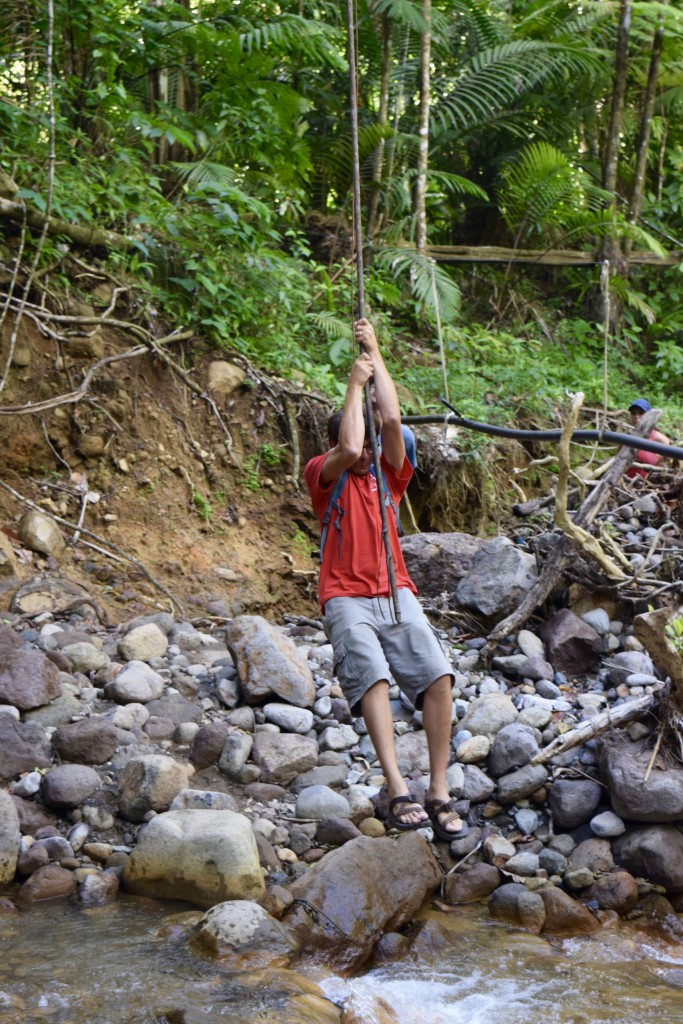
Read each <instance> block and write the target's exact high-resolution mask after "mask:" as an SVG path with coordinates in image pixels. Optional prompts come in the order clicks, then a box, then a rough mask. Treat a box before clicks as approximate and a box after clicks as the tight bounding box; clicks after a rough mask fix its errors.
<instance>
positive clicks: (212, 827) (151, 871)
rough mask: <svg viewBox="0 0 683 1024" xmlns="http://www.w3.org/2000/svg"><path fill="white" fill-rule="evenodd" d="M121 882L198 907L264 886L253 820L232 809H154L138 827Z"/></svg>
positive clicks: (253, 894)
mask: <svg viewBox="0 0 683 1024" xmlns="http://www.w3.org/2000/svg"><path fill="white" fill-rule="evenodd" d="M123 883H124V885H125V887H126V888H127V889H128V890H129V891H130V892H134V893H138V894H141V895H144V896H153V897H156V898H158V899H175V900H187V901H188V903H196V904H198V905H199V906H202V907H211V906H213V905H214V904H216V903H222V902H224V901H225V900H242V899H259V898H260V897H261V896H262V895H263V893H264V892H265V885H264V881H263V872H262V871H261V865H260V864H259V856H258V850H257V848H256V842H255V839H254V833H253V831H252V828H251V822H250V821H249V820H248V819H247V818H245V817H244V816H243V815H241V814H235V813H234V812H233V811H217V810H216V811H203V810H181V811H168V812H166V813H165V814H158V815H157V816H156V817H155V818H152V820H151V821H149V822H148V823H147V825H145V826H144V828H142V829H141V830H140V833H139V835H138V840H137V844H136V846H135V849H134V850H133V852H132V854H131V855H130V857H129V858H128V860H127V861H126V865H125V867H124V871H123Z"/></svg>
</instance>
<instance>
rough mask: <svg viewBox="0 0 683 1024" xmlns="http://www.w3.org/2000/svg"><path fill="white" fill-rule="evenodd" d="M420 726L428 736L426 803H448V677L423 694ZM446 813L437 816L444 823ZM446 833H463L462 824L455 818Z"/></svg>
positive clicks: (442, 678) (449, 687)
mask: <svg viewBox="0 0 683 1024" xmlns="http://www.w3.org/2000/svg"><path fill="white" fill-rule="evenodd" d="M422 724H423V725H424V730H425V732H426V733H427V743H428V744H429V789H428V790H427V800H443V801H445V802H446V803H448V801H449V800H450V795H449V793H448V786H447V784H446V768H447V767H448V754H449V747H450V742H451V678H450V676H439V678H438V679H436V680H435V681H434V682H433V683H432V685H431V686H430V687H429V689H428V690H426V691H425V695H424V704H423V706H422ZM447 816H448V812H444V814H439V821H440V822H441V823H442V824H443V822H444V819H445V818H446V817H447ZM445 828H446V830H447V831H448V832H452V833H453V836H454V837H455V836H457V835H458V833H459V832H460V831H461V830H462V822H460V821H458V820H457V819H456V820H454V821H451V822H448V824H446V825H445Z"/></svg>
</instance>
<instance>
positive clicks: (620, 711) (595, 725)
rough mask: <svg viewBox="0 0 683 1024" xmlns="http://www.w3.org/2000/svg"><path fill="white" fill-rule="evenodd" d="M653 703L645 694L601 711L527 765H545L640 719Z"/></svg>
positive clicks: (567, 733) (652, 699)
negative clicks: (566, 752)
mask: <svg viewBox="0 0 683 1024" xmlns="http://www.w3.org/2000/svg"><path fill="white" fill-rule="evenodd" d="M654 701H655V698H654V697H653V696H652V695H651V694H647V695H646V696H645V697H637V698H636V699H635V700H631V701H629V702H628V703H627V704H620V705H619V706H618V707H616V708H608V710H607V711H603V712H602V714H600V715H595V716H594V717H593V718H586V719H584V721H583V722H581V723H580V724H579V725H577V726H576V728H575V729H571V730H570V731H569V732H565V733H564V734H563V735H562V736H558V737H557V739H554V740H553V741H552V743H549V744H548V746H547V747H544V748H543V750H539V752H538V753H537V754H536V755H535V756H534V757H532V758H531V761H530V762H529V763H530V764H545V763H546V761H550V759H551V758H553V757H556V756H557V755H558V754H564V752H565V751H567V750H572V749H573V748H574V747H578V746H579V744H581V743H585V742H586V741H587V740H592V739H593V737H594V736H599V735H600V734H601V733H603V732H607V731H608V730H609V729H616V728H617V727H619V726H622V725H626V724H627V723H628V722H633V721H635V720H636V719H637V718H642V717H643V715H645V714H646V713H647V712H648V711H649V710H650V708H651V707H652V705H653V704H654Z"/></svg>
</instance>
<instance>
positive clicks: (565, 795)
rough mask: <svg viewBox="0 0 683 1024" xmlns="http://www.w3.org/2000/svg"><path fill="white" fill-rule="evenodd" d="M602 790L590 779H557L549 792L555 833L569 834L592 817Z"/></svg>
mask: <svg viewBox="0 0 683 1024" xmlns="http://www.w3.org/2000/svg"><path fill="white" fill-rule="evenodd" d="M601 797H602V788H601V786H600V784H599V783H598V782H594V781H593V780H592V779H558V780H557V781H556V782H553V786H552V789H551V790H550V799H549V804H550V811H551V813H552V816H553V825H554V827H555V831H556V832H571V830H572V829H574V828H578V827H579V825H583V823H584V822H586V821H588V820H589V819H590V818H592V817H593V814H594V813H595V809H596V807H597V806H598V804H599V803H600V799H601Z"/></svg>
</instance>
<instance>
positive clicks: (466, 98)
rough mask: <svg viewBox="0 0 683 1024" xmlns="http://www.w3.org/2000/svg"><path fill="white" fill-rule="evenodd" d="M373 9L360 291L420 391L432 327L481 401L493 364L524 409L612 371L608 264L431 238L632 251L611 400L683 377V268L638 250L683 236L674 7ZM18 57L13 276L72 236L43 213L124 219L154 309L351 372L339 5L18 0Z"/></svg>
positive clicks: (626, 260) (122, 269)
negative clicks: (43, 230) (515, 255)
mask: <svg viewBox="0 0 683 1024" xmlns="http://www.w3.org/2000/svg"><path fill="white" fill-rule="evenodd" d="M356 7H357V10H356V15H357V51H358V68H357V79H356V80H357V87H358V108H359V109H358V117H359V135H358V138H359V161H360V165H359V171H360V182H361V197H362V210H363V219H364V224H363V225H362V228H363V233H364V250H363V251H364V256H365V294H366V303H367V308H368V310H369V311H371V312H372V314H373V316H375V317H376V319H377V322H378V324H379V325H380V327H381V329H382V330H383V332H384V333H385V334H386V335H387V337H388V336H389V335H391V336H392V337H393V338H394V344H393V349H392V353H391V358H392V359H393V360H394V369H395V371H396V372H397V373H398V374H399V375H401V374H403V375H404V377H405V381H406V383H407V385H408V386H409V387H410V388H411V390H412V392H413V394H414V404H415V405H416V406H417V405H421V404H423V403H429V402H430V401H432V400H433V398H434V396H435V394H436V393H437V392H438V390H439V385H438V376H439V373H440V371H439V370H438V352H439V346H438V345H437V328H441V329H442V330H443V334H444V338H442V342H443V341H444V340H445V345H442V347H443V351H444V352H445V358H446V360H447V362H448V368H449V372H450V373H451V375H452V376H453V378H454V379H455V378H459V380H460V381H461V384H463V386H464V387H465V388H466V390H467V392H468V394H467V400H468V401H469V402H470V404H472V403H473V405H474V406H476V405H477V404H478V403H479V402H480V401H481V402H483V401H484V397H483V393H484V391H485V390H486V387H487V383H486V381H487V375H489V374H490V375H492V378H493V379H495V380H496V381H497V386H498V390H502V391H503V396H504V398H505V397H506V396H507V397H509V398H510V403H509V404H510V408H514V407H516V406H515V402H516V401H517V399H518V398H519V397H520V395H522V398H523V400H524V401H530V402H532V403H533V402H536V403H542V401H543V400H544V399H547V400H550V401H551V402H552V401H554V400H555V398H556V397H557V393H558V390H561V389H562V388H563V387H571V386H574V385H575V386H577V387H578V386H581V387H582V389H583V390H586V391H589V392H590V391H591V390H593V391H594V392H595V393H596V395H597V394H598V392H600V391H601V388H602V379H601V374H602V365H603V362H602V354H601V346H602V345H603V342H604V337H603V330H602V327H601V326H600V321H601V320H602V319H605V317H604V310H603V311H602V313H601V310H600V301H599V300H600V298H601V295H602V298H604V293H605V286H604V276H603V287H602V292H601V286H600V267H599V266H593V267H591V266H587V267H584V268H582V269H580V270H577V269H572V268H566V267H561V266H560V267H554V268H552V269H550V268H545V267H543V268H541V267H534V266H533V265H532V266H529V265H523V266H522V265H516V264H515V265H513V264H510V265H507V266H503V267H502V268H501V267H498V269H496V268H495V267H493V268H492V267H487V266H481V265H478V264H476V263H460V264H457V263H456V264H438V265H435V264H434V262H433V260H432V259H431V258H430V255H429V247H430V246H436V245H440V246H448V245H461V246H477V245H479V246H508V247H510V248H521V249H528V248H535V249H537V250H539V251H545V250H550V249H553V248H560V249H566V248H571V249H581V250H584V251H585V252H590V253H595V252H603V253H604V252H606V251H607V250H606V249H605V248H604V247H605V246H609V247H611V248H609V252H610V253H611V256H610V271H611V277H610V280H609V292H610V296H611V301H612V307H611V308H612V309H615V308H617V307H618V308H619V310H620V321H619V324H618V325H616V326H615V325H614V324H613V325H612V326H611V328H610V329H611V331H612V336H611V338H610V345H611V349H612V351H613V353H614V359H613V370H612V374H611V379H610V381H609V385H610V388H611V389H612V392H613V398H614V400H615V401H621V400H622V398H623V396H625V395H627V394H628V390H629V388H630V387H632V386H635V385H636V384H637V383H638V382H639V378H640V379H641V380H647V382H648V386H649V387H650V389H651V391H652V393H653V394H654V395H655V396H656V395H657V394H658V393H659V394H660V395H662V394H668V395H669V397H670V396H671V394H672V392H673V393H674V395H675V393H677V392H679V390H680V387H681V385H680V381H681V372H680V371H681V369H683V289H682V286H681V285H680V272H679V267H678V266H671V267H669V268H668V269H666V268H664V269H662V268H660V267H656V266H653V265H648V266H647V268H643V267H641V266H640V265H639V264H637V263H633V262H632V260H631V256H632V254H633V251H634V250H648V251H649V252H651V253H653V254H655V255H660V256H662V255H663V254H664V253H665V252H671V251H674V252H676V251H680V250H683V244H682V242H681V240H682V239H683V155H682V154H683V127H682V126H683V119H682V118H681V111H682V109H683V70H681V69H682V68H683V61H681V57H682V56H683V12H682V11H681V8H680V6H679V5H677V4H676V5H674V4H669V3H666V2H650V0H609V2H604V0H580V2H579V0H512V2H510V0H434V2H432V3H431V4H426V3H418V2H416V0H358V3H357V5H356ZM627 15H629V17H628V18H627ZM627 25H628V26H630V27H629V28H628V30H627V29H626V28H625V26H627ZM427 36H428V37H429V43H430V48H429V51H428V52H429V59H428V67H427V68H425V67H424V53H425V50H424V42H425V38H426V37H427ZM0 54H1V57H2V59H1V60H0V169H1V170H2V172H4V173H3V175H2V177H1V178H0V197H2V202H3V203H4V204H5V209H4V214H3V218H4V219H3V220H2V221H1V222H0V223H2V224H3V226H4V228H5V236H6V237H5V244H4V246H3V248H2V250H1V252H0V255H1V257H2V262H3V264H4V266H5V268H6V272H7V274H10V273H12V271H13V270H16V268H17V265H18V264H19V263H21V262H22V261H23V262H24V263H25V264H26V265H28V263H29V262H30V260H31V259H32V258H33V256H34V255H35V258H36V260H37V265H38V266H40V267H42V268H43V269H45V268H50V269H49V273H50V275H51V279H52V280H53V281H54V280H55V279H56V278H58V277H59V275H60V274H62V273H63V274H64V275H65V276H66V269H67V264H68V260H69V254H70V251H71V250H72V249H74V247H75V246H76V243H75V242H74V240H73V238H71V237H70V236H69V234H68V232H65V231H63V232H61V233H55V231H54V230H51V232H50V233H49V234H47V236H43V237H39V235H40V232H39V231H38V230H37V229H36V228H35V226H34V227H33V228H31V229H30V230H28V231H27V229H26V225H25V224H23V225H22V220H23V218H24V217H25V216H27V215H28V211H31V212H32V213H36V212H37V214H39V215H44V216H48V215H51V216H53V217H58V218H60V219H61V220H63V221H64V222H66V223H67V224H75V225H80V226H93V227H99V228H106V229H108V230H110V231H112V232H115V233H116V236H117V238H118V241H117V240H116V239H114V240H113V241H112V242H111V244H108V245H106V247H102V246H100V247H99V248H98V249H96V251H95V252H94V253H93V254H92V258H93V259H98V260H100V261H103V262H104V263H106V266H107V267H108V269H109V271H110V272H111V273H112V274H114V275H116V276H118V277H121V276H123V275H130V274H132V275H135V279H136V280H137V282H138V286H139V296H140V302H141V308H140V311H139V315H140V316H142V317H143V318H146V319H147V320H148V321H149V319H150V318H152V317H154V316H158V315H162V316H163V317H164V318H165V319H167V320H169V321H172V322H173V323H174V324H180V325H187V326H190V327H192V328H193V329H194V330H196V331H197V332H198V333H199V334H201V335H203V336H204V337H206V338H208V339H210V340H211V341H213V342H214V343H215V344H216V345H219V346H223V347H225V348H227V349H234V350H237V351H239V352H242V353H244V354H245V355H247V356H249V357H250V358H253V359H255V360H257V361H260V362H261V363H262V364H263V365H264V366H266V367H267V368H269V369H271V370H272V371H273V372H276V373H280V374H282V375H285V376H289V377H292V376H295V377H298V378H299V379H300V380H302V381H304V382H305V383H306V384H307V385H308V386H314V387H317V388H321V389H324V390H327V391H331V392H334V391H335V390H338V388H339V382H340V381H341V380H343V378H344V376H345V373H346V368H347V366H348V360H349V358H350V357H351V336H350V331H349V329H348V323H349V320H350V318H351V315H352V311H353V308H354V303H355V294H356V281H355V274H354V270H353V266H352V261H351V257H352V226H351V224H352V201H351V200H352V181H353V161H352V147H351V133H350V122H349V109H348V108H349V99H348V97H349V80H348V67H347V60H346V9H345V6H343V5H341V4H339V3H331V2H329V0H297V2H296V3H293V2H292V0H280V2H276V0H265V2H261V0H260V2H258V3H256V2H255V0H239V2H236V0H158V2H150V3H147V2H141V0H100V2H99V3H97V4H93V3H91V2H89V0H26V2H22V3H18V0H9V2H8V3H7V4H5V6H4V8H3V11H2V12H1V13H0ZM655 58H656V59H655ZM421 63H422V65H423V66H422V69H421ZM421 71H422V75H421ZM425 72H426V77H425ZM653 79H654V86H653ZM425 82H426V83H427V84H426V85H425ZM425 88H426V89H427V90H428V97H427V98H428V100H429V103H428V110H429V117H428V122H427V123H426V124H425V123H424V122H423V121H421V116H422V115H423V114H424V111H425V109H427V107H425V104H424V102H423V100H424V98H425V97H424V90H425ZM421 112H422V113H421ZM420 140H422V142H423V150H422V152H423V153H424V144H425V143H428V162H427V165H426V171H425V170H424V167H422V168H421V165H420V163H419V153H420ZM639 154H641V156H643V161H642V167H643V168H644V171H643V173H641V170H640V164H639ZM608 164H609V166H608ZM423 179H424V180H423ZM422 185H424V188H422ZM10 208H11V209H10ZM17 210H19V211H20V212H19V213H17ZM21 211H23V215H22V214H21ZM421 216H424V218H425V222H426V230H427V234H426V247H425V245H424V244H423V241H420V237H419V233H418V230H417V228H418V224H419V222H420V217H421ZM36 223H37V222H36ZM38 248H39V249H40V251H37V249H38ZM411 338H413V339H414V338H418V339H419V340H420V352H421V356H420V358H419V359H418V360H416V359H415V358H414V350H413V349H412V348H411V345H410V343H409V342H408V339H411ZM483 339H486V340H485V341H484V340H483ZM484 349H485V350H486V359H485V360H483V359H482V353H483V351H484ZM529 352H532V353H533V354H534V355H533V359H532V360H531V362H529V360H528V359H527V356H526V353H529ZM411 353H413V354H411ZM624 353H628V354H629V355H628V359H624V358H623V355H624ZM437 371H438V372H437ZM525 383H526V385H527V393H526V395H524V394H523V392H522V388H523V386H524V384H525ZM513 398H514V399H515V402H513V401H512V399H513ZM503 406H504V407H506V408H507V406H506V404H505V402H503ZM481 408H482V407H481V406H479V410H480V411H481ZM470 411H471V412H476V411H477V410H476V409H475V408H474V407H473V408H472V409H471V410H470Z"/></svg>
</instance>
